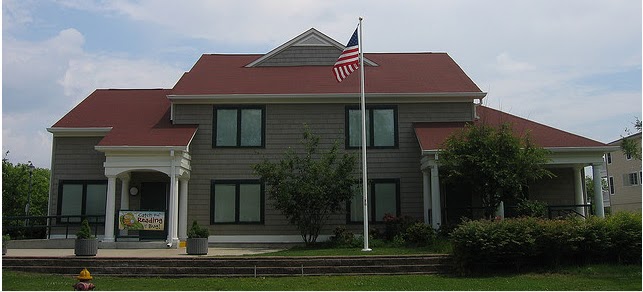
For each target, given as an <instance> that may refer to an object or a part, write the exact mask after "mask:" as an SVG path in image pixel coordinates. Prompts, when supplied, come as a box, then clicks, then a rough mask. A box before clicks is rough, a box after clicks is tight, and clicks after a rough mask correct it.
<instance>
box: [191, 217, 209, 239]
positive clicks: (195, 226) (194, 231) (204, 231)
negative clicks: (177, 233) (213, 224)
mask: <svg viewBox="0 0 643 292" xmlns="http://www.w3.org/2000/svg"><path fill="white" fill-rule="evenodd" d="M208 236H210V230H208V228H206V227H201V226H199V223H197V222H196V220H194V221H193V222H192V227H191V228H190V230H188V238H208Z"/></svg>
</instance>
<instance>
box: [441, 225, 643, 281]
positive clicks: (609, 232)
mask: <svg viewBox="0 0 643 292" xmlns="http://www.w3.org/2000/svg"><path fill="white" fill-rule="evenodd" d="M451 240H452V243H453V255H454V259H455V261H456V266H457V267H458V268H460V271H461V272H469V271H472V269H473V270H477V269H480V268H482V269H483V270H484V269H485V268H487V267H494V268H505V269H515V268H518V269H519V268H520V267H522V266H524V265H525V264H529V265H531V266H547V265H558V264H561V263H590V262H626V263H640V262H641V216H640V214H639V215H638V216H637V215H636V214H626V213H621V214H615V215H612V216H608V217H607V218H605V219H602V218H597V217H590V218H588V219H586V220H582V219H568V220H548V219H540V218H530V217H526V218H516V219H506V220H503V221H467V222H464V223H463V224H462V225H460V226H459V227H458V228H456V229H455V230H454V231H453V232H452V233H451Z"/></svg>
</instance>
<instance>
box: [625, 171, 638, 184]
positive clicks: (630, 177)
mask: <svg viewBox="0 0 643 292" xmlns="http://www.w3.org/2000/svg"><path fill="white" fill-rule="evenodd" d="M623 185H624V186H637V185H639V174H638V173H636V172H631V173H626V174H624V175H623Z"/></svg>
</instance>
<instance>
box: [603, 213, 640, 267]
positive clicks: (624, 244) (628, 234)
mask: <svg viewBox="0 0 643 292" xmlns="http://www.w3.org/2000/svg"><path fill="white" fill-rule="evenodd" d="M605 224H606V227H607V228H606V229H607V233H608V234H607V236H608V237H609V238H610V239H611V245H610V248H611V252H610V254H612V255H615V256H616V260H617V261H618V262H619V263H641V213H627V212H617V213H615V214H614V215H610V216H608V217H607V218H606V220H605Z"/></svg>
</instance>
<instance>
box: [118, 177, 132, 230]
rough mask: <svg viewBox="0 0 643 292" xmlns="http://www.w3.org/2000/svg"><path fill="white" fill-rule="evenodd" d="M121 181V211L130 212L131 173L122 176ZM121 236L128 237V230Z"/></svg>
mask: <svg viewBox="0 0 643 292" xmlns="http://www.w3.org/2000/svg"><path fill="white" fill-rule="evenodd" d="M120 179H121V209H120V210H129V180H130V175H129V173H127V174H125V175H122V176H120ZM119 232H120V235H122V236H125V235H127V229H125V230H120V231H119Z"/></svg>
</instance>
